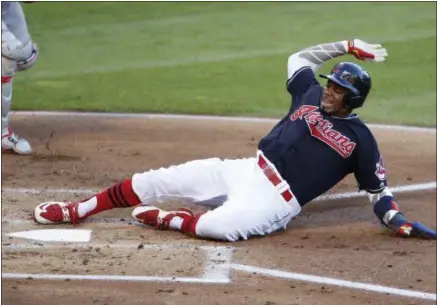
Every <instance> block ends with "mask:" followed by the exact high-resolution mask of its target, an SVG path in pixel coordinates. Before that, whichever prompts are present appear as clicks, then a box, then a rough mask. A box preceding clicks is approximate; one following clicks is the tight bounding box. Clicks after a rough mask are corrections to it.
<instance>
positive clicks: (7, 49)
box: [1, 2, 38, 154]
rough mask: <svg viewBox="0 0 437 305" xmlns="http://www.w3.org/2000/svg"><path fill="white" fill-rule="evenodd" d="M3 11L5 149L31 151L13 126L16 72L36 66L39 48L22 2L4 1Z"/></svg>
mask: <svg viewBox="0 0 437 305" xmlns="http://www.w3.org/2000/svg"><path fill="white" fill-rule="evenodd" d="M2 10H3V12H2V126H1V127H2V131H1V137H2V149H4V150H12V151H14V152H15V153H17V154H30V153H31V152H32V149H31V147H30V144H29V142H27V141H26V140H25V139H23V138H20V137H19V136H17V135H16V134H15V133H14V132H13V131H12V129H11V127H10V125H9V110H10V108H11V102H12V87H13V80H14V77H15V72H16V71H23V70H27V69H29V68H30V67H32V66H33V64H34V63H35V61H36V59H37V57H38V50H37V48H36V46H35V45H34V44H33V42H32V41H31V40H30V36H29V33H28V30H27V24H26V20H25V18H24V14H23V10H22V9H21V6H20V3H19V2H10V3H6V4H4V3H2ZM10 29H11V30H10Z"/></svg>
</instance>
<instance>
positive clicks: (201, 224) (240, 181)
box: [132, 151, 301, 241]
mask: <svg viewBox="0 0 437 305" xmlns="http://www.w3.org/2000/svg"><path fill="white" fill-rule="evenodd" d="M132 187H133V190H134V191H135V193H136V194H137V195H138V197H139V199H140V200H141V202H142V204H144V205H147V204H153V203H155V202H162V201H166V200H169V199H178V200H181V201H183V202H185V203H194V204H201V205H207V206H209V207H210V208H213V209H212V210H209V211H208V212H206V213H205V214H203V215H202V216H201V217H200V219H199V221H198V222H197V225H196V227H195V233H196V236H199V237H204V238H212V239H217V240H227V241H236V240H238V239H247V238H249V237H250V236H257V235H266V234H270V233H272V232H274V231H278V230H284V229H285V228H286V227H287V224H288V223H289V222H290V220H291V219H292V218H293V217H294V216H296V215H297V214H299V212H300V211H301V207H300V205H299V203H298V201H297V199H296V197H295V196H294V195H293V193H292V192H291V190H290V187H289V185H288V184H287V182H286V181H284V180H283V179H282V178H281V176H280V175H279V173H278V172H277V170H276V169H275V167H274V165H273V164H271V163H270V162H269V161H268V160H267V158H265V156H264V155H263V153H262V152H261V151H258V153H257V157H254V158H246V159H236V160H227V159H225V160H222V159H218V158H211V159H205V160H196V161H190V162H187V163H185V164H181V165H178V166H171V167H169V168H161V169H158V170H151V171H147V172H144V173H139V174H135V175H134V176H133V177H132ZM220 198H224V199H223V200H220Z"/></svg>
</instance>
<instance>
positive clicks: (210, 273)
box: [2, 244, 436, 300]
mask: <svg viewBox="0 0 437 305" xmlns="http://www.w3.org/2000/svg"><path fill="white" fill-rule="evenodd" d="M163 246H165V248H167V247H171V248H174V247H176V248H177V249H179V247H180V246H181V245H174V244H173V245H163ZM163 246H161V245H144V247H145V248H151V249H158V248H163ZM185 246H186V245H185ZM193 246H194V245H190V248H193ZM90 247H91V248H92V247H94V248H98V247H100V248H104V247H109V248H135V247H138V246H137V245H132V244H120V245H117V244H110V245H98V244H97V245H96V244H95V245H89V244H88V245H86V244H83V245H77V244H75V245H56V244H48V245H43V246H42V245H30V244H12V245H4V246H3V247H2V248H3V250H6V251H16V250H29V249H34V250H35V249H40V250H47V249H50V248H52V249H59V248H90ZM194 247H196V246H194ZM197 247H198V248H199V249H203V250H206V251H208V252H209V253H208V258H209V259H210V261H209V262H208V263H207V264H206V267H205V271H207V272H204V274H203V276H202V277H160V276H122V275H72V274H30V273H3V274H2V278H5V279H29V278H32V279H44V280H66V279H69V280H99V281H129V282H183V283H210V284H226V283H230V282H231V279H230V278H229V273H230V270H231V269H233V270H237V271H243V272H248V273H252V274H260V275H265V276H271V277H277V278H284V279H291V280H297V281H304V282H311V283H317V284H325V285H333V286H340V287H346V288H352V289H358V290H365V291H372V292H378V293H389V294H392V295H399V296H405V297H412V298H420V299H427V300H436V295H435V294H432V293H426V292H421V291H414V290H406V289H399V288H393V287H387V286H381V285H374V284H368V283H360V282H353V281H345V280H339V279H336V278H329V277H322V276H315V275H309V274H301V273H294V272H286V271H281V270H274V269H266V268H259V267H253V266H247V265H241V264H232V263H230V262H231V255H232V252H233V248H231V247H223V246H218V247H210V246H197ZM184 248H185V247H184ZM219 253H220V254H221V255H218V254H219ZM217 259H219V260H222V262H217ZM214 264H215V266H217V269H216V270H213V269H212V268H211V267H212V266H213V265H214Z"/></svg>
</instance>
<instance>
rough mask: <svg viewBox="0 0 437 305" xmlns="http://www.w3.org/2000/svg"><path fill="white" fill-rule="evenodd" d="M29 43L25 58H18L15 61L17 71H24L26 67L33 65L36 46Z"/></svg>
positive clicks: (35, 56) (36, 57)
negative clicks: (27, 53)
mask: <svg viewBox="0 0 437 305" xmlns="http://www.w3.org/2000/svg"><path fill="white" fill-rule="evenodd" d="M30 45H31V48H32V49H31V53H30V55H29V56H28V57H27V58H25V59H23V60H19V61H18V62H17V70H18V71H24V70H27V69H29V68H31V67H33V65H34V64H35V62H36V60H37V59H38V46H37V45H36V44H34V43H30Z"/></svg>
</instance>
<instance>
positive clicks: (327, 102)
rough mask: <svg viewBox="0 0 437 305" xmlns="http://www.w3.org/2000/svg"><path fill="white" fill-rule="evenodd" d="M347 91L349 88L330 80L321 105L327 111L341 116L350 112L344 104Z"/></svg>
mask: <svg viewBox="0 0 437 305" xmlns="http://www.w3.org/2000/svg"><path fill="white" fill-rule="evenodd" d="M346 93H347V89H345V88H343V87H340V86H339V85H337V84H336V83H334V82H331V81H328V85H327V86H326V88H325V90H324V91H323V96H322V102H321V103H320V107H321V108H322V110H323V111H324V112H325V113H328V114H331V115H335V116H341V115H346V114H348V113H349V110H348V109H346V108H345V107H344V105H343V98H344V96H345V95H346Z"/></svg>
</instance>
